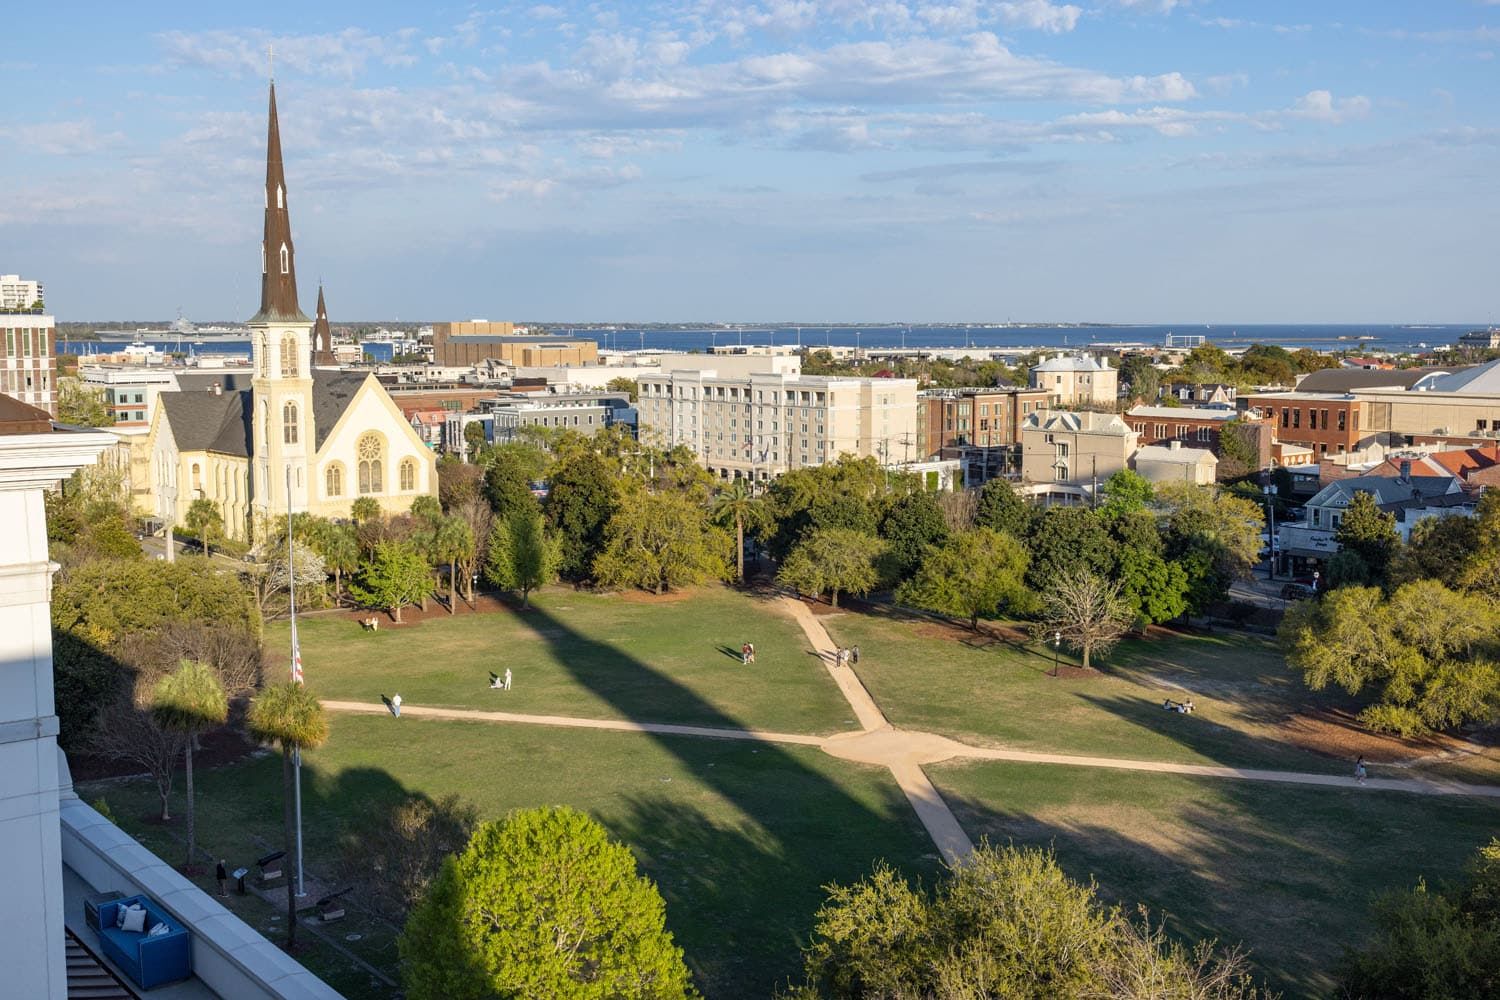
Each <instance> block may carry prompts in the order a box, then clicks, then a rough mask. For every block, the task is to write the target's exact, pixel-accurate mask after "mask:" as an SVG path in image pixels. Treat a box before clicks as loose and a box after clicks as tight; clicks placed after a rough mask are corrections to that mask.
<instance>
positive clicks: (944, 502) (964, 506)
mask: <svg viewBox="0 0 1500 1000" xmlns="http://www.w3.org/2000/svg"><path fill="white" fill-rule="evenodd" d="M937 502H938V507H939V509H941V510H942V512H943V520H944V521H945V522H947V524H948V530H949V531H950V532H952V533H954V534H957V533H958V532H960V531H968V530H969V529H970V528H972V527H974V518H975V515H976V514H977V513H978V510H979V494H978V493H977V492H976V491H974V490H945V491H944V492H942V493H939V494H938V495H937Z"/></svg>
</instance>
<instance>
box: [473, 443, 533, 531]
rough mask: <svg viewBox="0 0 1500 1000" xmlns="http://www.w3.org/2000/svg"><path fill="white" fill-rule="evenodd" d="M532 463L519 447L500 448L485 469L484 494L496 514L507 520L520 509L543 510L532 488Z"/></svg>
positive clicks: (497, 516)
mask: <svg viewBox="0 0 1500 1000" xmlns="http://www.w3.org/2000/svg"><path fill="white" fill-rule="evenodd" d="M531 471H532V466H531V463H530V462H528V461H527V456H526V455H524V454H523V453H522V452H521V451H520V450H518V449H515V448H498V449H496V450H495V453H494V455H493V456H492V457H491V458H490V461H489V463H488V466H487V468H486V469H485V470H484V498H485V499H486V500H488V501H489V503H490V510H492V511H494V513H495V517H496V518H497V519H499V520H502V521H503V520H504V519H506V518H508V517H510V515H511V514H513V513H515V512H516V511H530V510H540V509H541V505H540V504H539V503H538V502H537V499H536V497H535V496H533V495H532V492H531Z"/></svg>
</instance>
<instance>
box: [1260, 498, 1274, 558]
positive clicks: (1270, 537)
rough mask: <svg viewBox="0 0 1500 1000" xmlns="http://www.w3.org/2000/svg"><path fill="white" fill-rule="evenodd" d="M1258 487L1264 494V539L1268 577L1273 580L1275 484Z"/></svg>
mask: <svg viewBox="0 0 1500 1000" xmlns="http://www.w3.org/2000/svg"><path fill="white" fill-rule="evenodd" d="M1260 489H1261V492H1262V493H1264V494H1265V495H1266V539H1267V541H1268V542H1269V543H1270V549H1271V567H1270V573H1269V577H1270V579H1271V580H1273V581H1274V580H1275V579H1276V484H1275V483H1267V484H1266V485H1265V486H1262V487H1261V488H1260Z"/></svg>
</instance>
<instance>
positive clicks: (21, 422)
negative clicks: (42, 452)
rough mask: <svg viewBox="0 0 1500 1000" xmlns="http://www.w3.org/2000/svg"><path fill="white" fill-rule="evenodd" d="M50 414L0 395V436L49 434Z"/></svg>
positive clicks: (50, 428) (10, 397)
mask: <svg viewBox="0 0 1500 1000" xmlns="http://www.w3.org/2000/svg"><path fill="white" fill-rule="evenodd" d="M50 433H52V414H50V413H48V412H47V411H46V410H43V409H38V408H37V407H35V406H32V405H30V404H28V403H23V402H21V401H20V400H19V399H16V398H14V397H12V396H7V395H4V394H3V393H0V434H50Z"/></svg>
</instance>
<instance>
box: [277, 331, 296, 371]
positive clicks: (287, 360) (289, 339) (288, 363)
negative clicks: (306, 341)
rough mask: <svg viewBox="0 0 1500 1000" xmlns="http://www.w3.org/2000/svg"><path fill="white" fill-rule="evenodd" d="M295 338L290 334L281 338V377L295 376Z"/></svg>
mask: <svg viewBox="0 0 1500 1000" xmlns="http://www.w3.org/2000/svg"><path fill="white" fill-rule="evenodd" d="M297 374H298V372H297V338H296V337H294V336H293V335H291V334H287V335H286V336H284V337H282V338H281V377H282V378H296V377H297Z"/></svg>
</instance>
